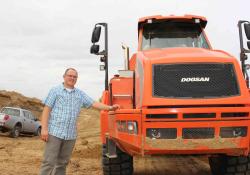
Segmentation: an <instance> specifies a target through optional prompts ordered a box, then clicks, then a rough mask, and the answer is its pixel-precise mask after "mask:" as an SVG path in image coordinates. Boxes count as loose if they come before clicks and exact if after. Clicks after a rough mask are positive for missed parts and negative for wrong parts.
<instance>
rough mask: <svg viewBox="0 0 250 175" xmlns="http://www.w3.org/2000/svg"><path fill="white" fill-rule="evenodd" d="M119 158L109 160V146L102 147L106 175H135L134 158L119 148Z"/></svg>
mask: <svg viewBox="0 0 250 175" xmlns="http://www.w3.org/2000/svg"><path fill="white" fill-rule="evenodd" d="M116 150H117V158H108V157H107V156H106V153H107V146H106V144H103V147H102V167H103V174H104V175H132V174H133V157H132V156H130V155H128V154H127V153H125V152H122V151H121V150H120V149H119V148H118V147H117V148H116Z"/></svg>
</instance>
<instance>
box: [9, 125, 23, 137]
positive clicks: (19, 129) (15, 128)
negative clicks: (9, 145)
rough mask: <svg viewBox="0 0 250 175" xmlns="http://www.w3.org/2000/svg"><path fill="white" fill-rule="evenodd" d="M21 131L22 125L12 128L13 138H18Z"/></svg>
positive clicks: (11, 134)
mask: <svg viewBox="0 0 250 175" xmlns="http://www.w3.org/2000/svg"><path fill="white" fill-rule="evenodd" d="M20 132H21V126H20V125H16V126H14V128H13V129H12V130H11V132H10V136H11V137H13V138H17V137H18V136H19V135H20Z"/></svg>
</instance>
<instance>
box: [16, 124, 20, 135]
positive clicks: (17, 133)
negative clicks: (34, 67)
mask: <svg viewBox="0 0 250 175" xmlns="http://www.w3.org/2000/svg"><path fill="white" fill-rule="evenodd" d="M19 134H20V127H19V126H17V127H16V129H15V136H19Z"/></svg>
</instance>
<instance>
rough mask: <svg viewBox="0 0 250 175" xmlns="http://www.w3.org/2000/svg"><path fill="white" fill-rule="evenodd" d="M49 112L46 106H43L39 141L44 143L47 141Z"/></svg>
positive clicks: (49, 109)
mask: <svg viewBox="0 0 250 175" xmlns="http://www.w3.org/2000/svg"><path fill="white" fill-rule="evenodd" d="M50 112H51V108H50V107H48V106H46V105H45V106H44V108H43V112H42V117H41V118H42V121H41V123H42V130H41V139H42V140H43V141H45V142H47V141H48V137H49V132H48V121H49V114H50Z"/></svg>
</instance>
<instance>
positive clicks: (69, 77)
mask: <svg viewBox="0 0 250 175" xmlns="http://www.w3.org/2000/svg"><path fill="white" fill-rule="evenodd" d="M77 77H78V73H77V71H76V70H75V69H74V68H68V69H66V70H65V72H64V75H63V79H64V86H65V87H66V88H74V86H75V84H76V81H77Z"/></svg>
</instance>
